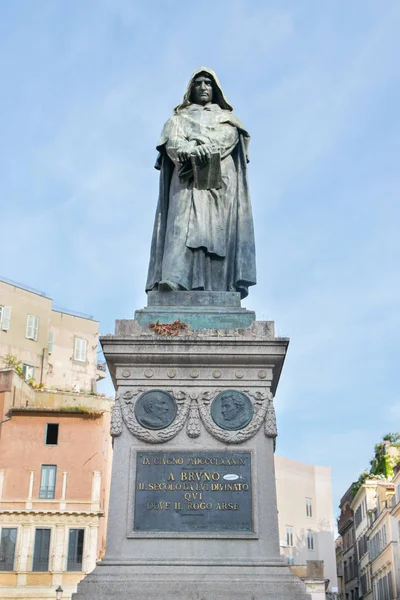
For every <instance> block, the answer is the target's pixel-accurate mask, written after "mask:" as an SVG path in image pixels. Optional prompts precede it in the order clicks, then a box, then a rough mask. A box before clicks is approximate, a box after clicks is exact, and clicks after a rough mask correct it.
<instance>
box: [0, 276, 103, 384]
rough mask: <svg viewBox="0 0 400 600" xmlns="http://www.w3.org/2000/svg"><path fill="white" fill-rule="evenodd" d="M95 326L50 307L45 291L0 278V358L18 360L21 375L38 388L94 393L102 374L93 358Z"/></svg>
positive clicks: (84, 317)
mask: <svg viewBox="0 0 400 600" xmlns="http://www.w3.org/2000/svg"><path fill="white" fill-rule="evenodd" d="M98 325H99V324H98V322H97V321H95V320H93V319H92V317H90V316H89V315H82V314H80V313H74V312H73V311H68V310H67V309H61V308H59V309H58V308H57V307H55V306H53V302H52V300H51V298H49V297H48V296H47V295H46V294H45V293H44V292H39V291H36V290H33V289H31V288H28V287H24V286H22V285H21V284H17V283H10V282H7V281H5V280H0V357H3V358H4V357H6V356H12V357H16V358H17V359H19V360H20V361H21V366H22V369H23V374H24V377H25V379H31V380H33V381H34V382H35V383H36V384H37V385H38V386H43V387H45V388H48V389H53V390H62V391H77V392H79V391H82V392H92V393H94V392H96V382H97V381H98V380H99V379H102V378H103V377H105V375H106V373H105V366H104V363H98V361H97V352H98V337H99V331H98ZM1 366H2V365H1V364H0V367H1ZM3 366H4V361H3Z"/></svg>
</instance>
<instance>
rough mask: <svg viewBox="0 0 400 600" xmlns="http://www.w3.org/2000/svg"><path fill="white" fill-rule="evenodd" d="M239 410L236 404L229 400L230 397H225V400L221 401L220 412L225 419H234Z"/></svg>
mask: <svg viewBox="0 0 400 600" xmlns="http://www.w3.org/2000/svg"><path fill="white" fill-rule="evenodd" d="M239 411H240V408H239V407H238V406H236V404H235V403H234V401H233V400H231V399H230V398H229V399H228V398H227V399H226V400H224V401H223V402H222V409H221V413H222V416H223V417H224V419H225V420H226V421H232V419H234V418H235V417H236V416H237V414H238V413H239Z"/></svg>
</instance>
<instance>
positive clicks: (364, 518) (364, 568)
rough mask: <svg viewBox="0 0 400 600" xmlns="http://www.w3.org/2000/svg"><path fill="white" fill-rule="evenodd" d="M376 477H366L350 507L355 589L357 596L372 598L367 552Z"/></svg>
mask: <svg viewBox="0 0 400 600" xmlns="http://www.w3.org/2000/svg"><path fill="white" fill-rule="evenodd" d="M378 481H379V480H378V479H374V478H371V479H366V480H365V482H364V483H363V484H362V485H361V487H360V488H359V490H358V491H357V493H356V494H355V496H354V497H353V499H352V501H351V503H350V508H351V510H352V511H353V514H354V528H355V546H356V553H355V564H354V568H355V573H356V577H357V580H358V583H357V586H358V587H357V589H358V592H359V596H360V597H362V598H367V599H368V600H372V584H371V573H370V567H369V565H370V561H369V553H368V528H369V525H370V521H371V514H372V513H373V511H375V509H376V507H377V486H378ZM349 570H350V566H349V565H345V572H346V573H348V571H349Z"/></svg>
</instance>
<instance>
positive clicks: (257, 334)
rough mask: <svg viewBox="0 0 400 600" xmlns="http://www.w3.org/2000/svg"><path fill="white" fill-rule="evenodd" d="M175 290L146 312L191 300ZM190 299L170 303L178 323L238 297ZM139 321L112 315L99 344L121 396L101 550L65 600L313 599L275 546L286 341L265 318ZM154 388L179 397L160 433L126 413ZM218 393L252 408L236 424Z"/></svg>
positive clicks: (232, 304) (228, 306)
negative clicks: (218, 403) (228, 322)
mask: <svg viewBox="0 0 400 600" xmlns="http://www.w3.org/2000/svg"><path fill="white" fill-rule="evenodd" d="M180 294H181V292H177V293H176V294H175V293H174V292H167V293H165V294H162V295H161V294H160V295H156V294H154V295H153V294H152V295H151V296H149V307H148V309H151V310H153V309H154V310H156V311H157V309H162V310H163V311H164V310H165V309H173V310H176V309H177V307H174V306H173V304H172V303H173V301H174V296H175V295H177V296H178V297H180V298H181V302H182V304H184V302H186V300H185V297H186V298H188V296H180ZM195 298H196V301H197V302H198V303H199V304H198V305H197V306H190V305H188V306H186V307H185V306H181V307H180V308H179V309H178V310H179V312H178V313H177V315H178V318H180V319H181V320H182V321H184V320H185V316H184V312H183V309H184V308H186V309H188V310H189V311H192V314H196V313H197V314H201V313H207V311H211V312H212V314H213V315H214V316H215V315H216V314H218V312H217V311H218V310H221V311H225V312H226V311H229V310H233V311H239V310H242V309H240V306H239V305H238V299H237V296H236V295H235V294H229V297H227V295H226V294H219V293H218V294H206V293H205V294H204V295H198V294H197V293H196V294H195ZM169 302H171V304H168V303H169ZM165 303H166V304H165ZM202 303H204V304H202ZM222 303H224V304H222ZM239 303H240V301H239ZM138 312H140V311H138ZM138 321H139V319H138V320H135V321H118V322H117V326H116V335H112V336H105V337H103V338H102V339H101V343H102V346H103V351H104V355H105V357H106V360H107V364H108V368H109V370H110V373H111V375H112V378H113V382H114V386H115V388H116V389H117V391H118V397H117V400H116V406H115V407H114V411H113V425H112V427H113V429H112V431H113V435H114V455H113V470H112V481H111V492H110V506H109V513H108V515H109V516H108V530H107V547H106V552H105V556H104V558H103V560H102V561H101V562H100V563H99V564H98V565H97V567H96V568H95V570H94V571H93V572H92V573H90V574H89V575H88V576H86V577H85V578H84V579H83V580H82V581H81V582H80V583H79V585H78V591H77V593H76V594H74V595H73V600H106V599H107V600H109V599H111V598H114V597H115V598H118V599H119V600H161V599H162V600H310V596H309V595H308V594H307V593H306V589H305V586H304V584H303V583H302V582H301V580H300V579H299V578H298V577H296V576H295V575H294V574H293V573H292V572H291V571H290V569H289V568H288V566H287V565H286V564H285V563H284V561H283V559H282V557H281V556H280V549H279V532H278V519H277V506H276V490H275V473H274V445H275V436H276V423H275V416H274V408H273V395H274V394H275V391H276V388H277V385H278V381H279V378H280V374H281V370H282V366H283V362H284V359H285V355H286V351H287V346H288V343H289V340H288V339H286V338H278V337H275V335H274V327H273V323H272V322H257V321H253V322H252V324H251V326H249V327H248V328H243V329H242V328H238V329H239V331H238V329H235V328H234V327H230V328H229V329H225V330H224V329H221V327H213V328H207V329H205V328H200V331H198V332H195V333H193V332H191V331H189V332H186V331H185V332H184V333H183V334H182V335H179V336H176V337H175V336H171V337H168V336H159V335H156V334H155V333H154V331H153V330H152V329H150V328H148V327H143V326H141V324H140V322H138ZM204 322H205V321H203V324H204ZM151 390H153V391H155V390H163V391H165V392H168V394H170V395H171V396H172V397H173V398H174V399H175V401H176V403H177V407H178V409H177V416H176V418H175V420H174V421H173V422H172V423H171V425H167V426H165V428H163V429H158V430H157V429H152V428H146V427H143V426H141V425H140V423H138V422H137V420H136V417H135V415H136V413H137V414H138V415H139V416H140V411H139V412H137V411H136V412H135V408H136V406H137V405H138V406H139V407H140V403H141V398H143V397H144V395H145V394H146V393H148V392H149V391H151ZM227 390H230V395H231V396H232V397H235V398H238V397H241V396H242V395H245V396H246V398H247V399H248V401H249V402H250V403H251V405H252V408H253V411H254V412H253V413H252V414H251V415H250V416H251V421H250V423H249V424H246V423H247V419H246V420H245V421H244V422H243V423H242V422H240V423H239V421H238V423H239V425H238V428H239V429H238V430H237V431H236V430H235V427H234V426H233V425H232V430H229V429H226V428H224V427H221V425H218V422H219V421H220V420H221V419H222V417H223V418H225V417H224V415H223V414H222V412H221V415H222V416H221V415H219V418H216V419H213V416H212V414H213V413H212V410H211V407H212V405H213V402H214V400H215V399H216V398H218V397H219V394H221V393H223V392H225V391H227ZM214 417H215V415H214ZM235 419H236V417H235ZM222 421H223V419H222ZM221 424H222V425H224V423H223V422H222V423H221ZM164 465H165V466H164ZM227 465H228V466H227ZM235 465H236V466H235ZM228 467H229V468H228ZM219 510H224V511H226V513H225V514H224V515H223V517H222V518H220V519H218V511H219ZM152 511H157V514H153V512H152ZM207 513H208V514H207ZM163 520H165V522H166V520H168V524H167V525H165V526H163Z"/></svg>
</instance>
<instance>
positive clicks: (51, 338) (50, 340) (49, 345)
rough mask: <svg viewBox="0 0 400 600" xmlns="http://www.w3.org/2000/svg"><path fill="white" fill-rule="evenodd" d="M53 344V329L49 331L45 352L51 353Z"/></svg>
mask: <svg viewBox="0 0 400 600" xmlns="http://www.w3.org/2000/svg"><path fill="white" fill-rule="evenodd" d="M53 346H54V331H49V341H48V344H47V352H48V353H49V354H51V353H52V352H53Z"/></svg>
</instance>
